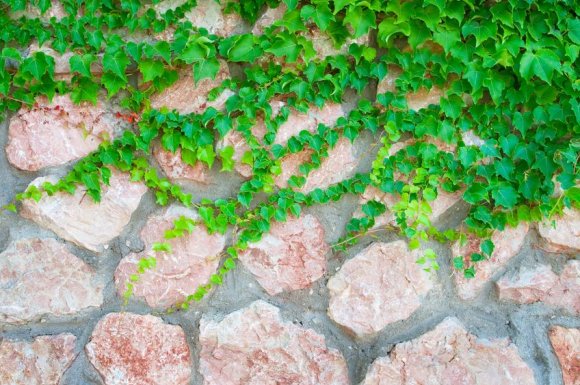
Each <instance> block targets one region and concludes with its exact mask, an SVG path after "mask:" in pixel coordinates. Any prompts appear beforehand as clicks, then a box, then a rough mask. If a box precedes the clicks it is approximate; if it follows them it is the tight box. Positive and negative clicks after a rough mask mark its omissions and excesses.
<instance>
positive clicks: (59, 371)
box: [0, 334, 76, 385]
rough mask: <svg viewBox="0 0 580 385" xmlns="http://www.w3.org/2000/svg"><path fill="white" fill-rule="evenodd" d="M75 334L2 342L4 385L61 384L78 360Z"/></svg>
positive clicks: (0, 369)
mask: <svg viewBox="0 0 580 385" xmlns="http://www.w3.org/2000/svg"><path fill="white" fill-rule="evenodd" d="M75 342H76V338H75V336H73V335H72V334H59V335H54V336H40V337H36V338H35V339H34V340H32V341H30V342H29V341H22V342H17V341H9V340H2V342H0V384H5V385H59V384H60V379H61V377H62V375H63V373H64V372H65V371H66V370H67V369H68V367H69V366H70V364H71V363H72V361H73V359H74V357H75V353H74V350H75Z"/></svg>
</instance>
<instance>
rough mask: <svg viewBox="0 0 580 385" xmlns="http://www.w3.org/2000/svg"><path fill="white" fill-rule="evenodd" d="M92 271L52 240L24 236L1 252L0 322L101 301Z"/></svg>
mask: <svg viewBox="0 0 580 385" xmlns="http://www.w3.org/2000/svg"><path fill="white" fill-rule="evenodd" d="M103 286H104V284H103V283H102V282H98V279H97V278H96V277H95V272H94V271H93V270H92V269H91V268H90V267H89V266H88V265H87V264H86V263H84V262H83V261H82V260H81V259H79V258H77V257H76V256H74V255H73V254H71V253H70V252H69V251H68V250H67V249H66V247H65V245H64V244H62V243H60V242H58V241H56V240H55V239H23V240H19V241H16V242H14V243H12V244H11V245H10V246H9V247H8V248H7V249H6V250H5V251H4V252H3V253H2V254H0V321H2V322H9V323H22V322H27V321H32V320H35V319H38V318H39V317H41V316H45V315H54V316H61V315H68V314H74V313H76V312H78V311H80V310H82V309H85V308H88V307H93V306H100V305H101V304H102V303H103V294H102V291H103Z"/></svg>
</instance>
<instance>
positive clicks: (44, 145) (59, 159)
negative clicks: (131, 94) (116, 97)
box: [6, 95, 124, 171]
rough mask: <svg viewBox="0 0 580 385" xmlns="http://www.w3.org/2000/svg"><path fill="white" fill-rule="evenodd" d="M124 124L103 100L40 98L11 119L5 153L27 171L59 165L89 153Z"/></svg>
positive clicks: (10, 160)
mask: <svg viewBox="0 0 580 385" xmlns="http://www.w3.org/2000/svg"><path fill="white" fill-rule="evenodd" d="M123 126H124V125H123V124H122V123H121V121H120V120H119V119H118V118H116V117H115V111H113V109H112V108H111V107H110V106H108V105H106V104H105V103H103V102H100V101H99V102H98V103H97V105H96V106H93V105H92V104H90V103H88V102H83V103H81V104H80V105H74V104H73V102H72V100H71V99H70V97H69V96H68V95H62V96H61V95H58V96H55V97H54V98H53V100H52V102H50V103H49V102H48V100H47V99H45V98H39V99H38V100H37V104H35V106H34V107H32V108H26V107H22V108H21V109H20V111H18V113H17V114H16V115H14V116H13V117H12V119H11V120H10V125H9V127H8V144H7V146H6V156H7V158H8V161H9V162H10V163H11V164H12V165H13V166H15V167H17V168H19V169H21V170H26V171H37V170H40V169H41V168H44V167H50V166H59V165H62V164H65V163H67V162H70V161H72V160H75V159H79V158H81V157H83V156H85V155H88V154H89V153H90V152H92V151H94V150H96V149H97V147H98V146H99V144H100V143H101V142H102V141H103V139H109V138H111V137H113V136H115V134H116V133H117V132H118V131H119V130H121V129H122V128H123Z"/></svg>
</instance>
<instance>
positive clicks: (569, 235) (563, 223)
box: [538, 208, 580, 252]
mask: <svg viewBox="0 0 580 385" xmlns="http://www.w3.org/2000/svg"><path fill="white" fill-rule="evenodd" d="M553 221H554V224H552V223H551V221H545V222H543V223H540V224H539V225H538V230H539V232H540V235H541V236H542V238H544V239H545V240H546V242H540V247H541V248H543V249H545V250H546V251H550V252H570V251H575V250H580V211H578V210H575V209H569V208H566V209H564V213H563V215H562V216H560V217H556V218H554V219H553Z"/></svg>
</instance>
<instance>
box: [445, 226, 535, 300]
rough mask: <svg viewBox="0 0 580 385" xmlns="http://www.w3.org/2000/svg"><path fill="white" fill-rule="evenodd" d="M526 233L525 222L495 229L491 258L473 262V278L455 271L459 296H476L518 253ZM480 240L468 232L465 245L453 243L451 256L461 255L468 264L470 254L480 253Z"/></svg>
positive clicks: (471, 297)
mask: <svg viewBox="0 0 580 385" xmlns="http://www.w3.org/2000/svg"><path fill="white" fill-rule="evenodd" d="M527 233H528V224H527V223H520V224H519V225H518V227H516V228H512V227H506V228H505V230H504V231H495V232H494V233H493V235H492V236H491V240H492V242H493V243H494V245H495V248H494V252H493V254H492V256H491V258H489V259H486V260H484V261H481V262H477V264H475V270H476V272H475V278H465V277H464V275H463V273H462V272H456V273H455V283H456V284H457V292H458V294H459V296H460V297H461V298H462V299H465V300H468V299H473V298H475V297H477V296H478V295H479V293H480V292H481V290H482V289H483V287H484V286H485V284H486V283H487V282H488V281H489V280H490V279H491V278H492V277H493V275H494V274H495V273H497V272H498V271H499V270H501V269H502V268H503V267H504V266H505V265H506V264H507V263H508V262H509V260H510V259H511V258H512V257H514V256H515V255H516V254H517V253H519V251H520V249H521V248H522V246H523V244H524V240H525V238H526V234H527ZM481 241H482V239H481V238H479V237H477V236H475V235H471V234H469V235H468V239H467V243H466V244H465V245H463V246H461V245H460V244H459V242H456V243H455V244H454V245H453V247H452V252H453V257H454V258H455V257H458V256H462V257H464V259H465V264H466V265H469V264H470V263H471V262H469V261H470V257H471V254H472V253H481V250H480V245H481Z"/></svg>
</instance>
